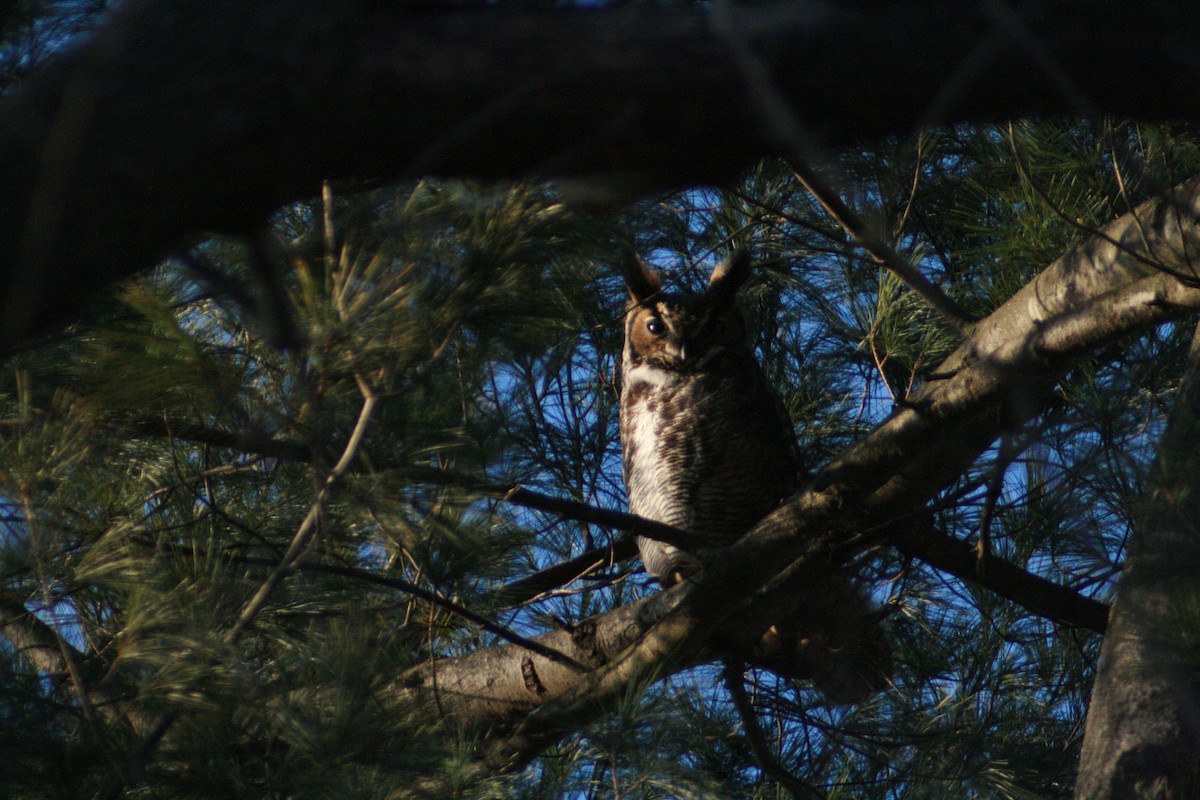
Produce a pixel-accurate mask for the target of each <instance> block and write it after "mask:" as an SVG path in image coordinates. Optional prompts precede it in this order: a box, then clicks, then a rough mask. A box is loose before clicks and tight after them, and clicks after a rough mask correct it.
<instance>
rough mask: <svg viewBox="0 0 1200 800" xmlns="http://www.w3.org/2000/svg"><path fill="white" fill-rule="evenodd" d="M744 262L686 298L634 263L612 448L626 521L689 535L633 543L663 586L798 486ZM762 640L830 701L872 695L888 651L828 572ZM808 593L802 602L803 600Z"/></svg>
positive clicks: (728, 266) (792, 445)
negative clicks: (749, 312)
mask: <svg viewBox="0 0 1200 800" xmlns="http://www.w3.org/2000/svg"><path fill="white" fill-rule="evenodd" d="M750 269H751V265H750V260H749V258H748V257H747V256H746V255H745V254H744V253H742V254H735V255H734V256H733V257H731V258H730V259H729V260H727V261H725V262H723V263H722V264H720V265H719V266H717V268H716V269H715V270H713V273H712V276H711V278H710V280H709V284H708V288H707V290H706V291H705V292H704V293H703V294H700V295H694V296H693V295H683V294H678V293H673V292H665V291H663V290H662V287H661V285H660V283H659V280H658V276H657V275H656V274H655V273H654V272H653V271H652V270H650V269H649V268H648V267H646V266H645V265H644V264H643V263H642V262H640V261H636V262H634V263H632V264H631V265H630V268H629V269H628V270H627V272H626V284H627V286H628V289H629V307H628V313H627V314H626V318H625V347H624V352H623V354H622V387H621V447H622V455H623V462H622V463H623V467H624V473H625V484H626V488H627V490H628V495H629V510H630V511H631V512H632V513H634V514H637V515H639V516H643V517H646V518H648V519H653V520H656V521H659V522H665V523H667V524H670V525H673V526H675V527H677V528H679V529H681V530H683V531H687V532H688V533H689V534H691V535H692V536H694V538H695V541H696V542H697V546H696V548H694V549H680V548H677V547H675V546H672V545H668V544H665V543H663V542H657V541H654V540H652V539H646V538H642V537H639V539H638V549H639V550H640V552H641V556H642V562H643V563H644V564H645V567H646V572H647V573H649V575H650V576H651V577H652V578H654V579H655V580H657V581H658V582H660V583H662V584H663V585H664V586H671V585H673V584H675V583H678V582H679V581H680V580H683V579H685V578H686V577H687V576H689V575H691V574H693V573H694V572H696V571H697V570H699V569H700V567H701V566H702V564H701V561H700V558H699V556H698V553H700V552H702V551H703V550H704V549H705V547H716V546H721V545H726V544H729V543H731V542H733V541H734V540H736V539H737V538H738V537H740V536H741V535H742V534H744V533H745V532H746V531H748V530H749V529H750V528H752V527H753V526H754V525H755V523H757V522H758V521H759V520H761V519H762V518H763V517H765V516H766V515H767V514H769V513H770V512H771V511H773V510H774V509H775V508H777V507H778V506H779V505H780V504H781V503H782V502H783V501H784V500H785V499H786V498H787V497H788V496H789V495H791V494H792V493H793V492H794V491H795V490H796V489H797V488H799V484H800V481H801V478H802V475H803V465H802V464H801V460H800V454H799V448H798V446H797V443H796V436H795V431H794V429H793V427H792V424H791V421H790V420H789V419H788V415H787V411H786V409H785V408H784V406H783V404H782V403H781V402H780V401H779V398H778V396H777V395H776V394H775V393H774V392H773V391H772V389H771V387H770V384H769V383H768V381H767V378H766V375H765V374H764V373H763V371H762V368H761V366H760V365H759V364H758V361H757V360H756V359H755V357H754V353H753V351H752V349H751V347H750V345H749V342H748V339H747V335H746V327H745V322H744V320H743V318H742V316H741V313H740V311H739V310H738V307H737V292H738V290H739V289H740V288H741V286H742V284H743V283H745V281H746V279H747V278H748V277H749V275H750ZM815 583H816V584H817V585H814V586H812V587H811V591H810V592H806V605H805V607H804V608H803V609H801V611H800V612H799V613H798V614H797V615H796V617H795V618H794V619H792V620H790V621H789V623H787V624H783V625H779V626H776V628H774V629H773V632H774V633H775V634H778V637H777V641H776V643H775V644H774V645H773V647H777V648H778V649H779V650H780V652H779V653H777V654H776V655H777V658H775V659H774V660H773V661H772V666H773V667H774V666H775V664H776V663H777V664H778V666H779V668H778V669H777V671H779V672H781V673H783V674H787V675H788V676H789V677H811V678H812V679H813V680H814V681H815V682H816V683H817V684H818V686H820V687H821V689H822V690H823V691H824V692H825V694H826V695H827V697H829V698H830V699H831V700H833V701H835V702H855V701H858V700H861V699H863V698H864V697H866V696H867V695H869V694H870V693H871V692H873V691H875V690H878V689H880V688H882V686H883V685H884V684H885V683H886V674H887V671H888V666H889V664H890V650H889V647H888V645H887V642H886V640H885V639H884V638H883V636H882V633H881V632H880V630H879V627H878V625H876V624H874V622H873V620H872V617H873V615H872V613H871V611H870V607H869V605H868V604H867V602H866V600H865V599H864V598H863V597H862V596H861V595H860V594H859V593H858V592H856V591H855V590H854V589H853V588H852V587H851V586H850V585H849V583H847V581H846V579H845V577H844V576H842V575H840V574H834V575H828V576H823V577H822V578H820V579H817V581H815ZM809 595H811V598H812V599H811V601H810V600H809Z"/></svg>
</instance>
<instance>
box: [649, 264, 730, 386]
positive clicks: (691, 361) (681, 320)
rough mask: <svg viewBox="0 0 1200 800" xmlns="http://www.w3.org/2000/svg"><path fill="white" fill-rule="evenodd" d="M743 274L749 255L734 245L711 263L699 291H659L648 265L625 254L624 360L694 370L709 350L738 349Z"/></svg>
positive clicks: (711, 353) (670, 369)
mask: <svg viewBox="0 0 1200 800" xmlns="http://www.w3.org/2000/svg"><path fill="white" fill-rule="evenodd" d="M749 275H750V257H749V255H747V254H746V252H745V251H739V252H736V253H734V254H733V255H731V256H730V257H729V258H727V259H726V260H725V261H722V262H721V263H720V264H718V265H717V266H716V268H715V269H713V272H712V275H711V276H710V277H709V279H708V288H707V289H705V291H704V292H703V293H702V294H699V295H685V294H681V293H676V292H669V291H664V290H663V288H662V284H661V283H660V282H659V279H658V275H657V274H656V273H655V272H654V270H652V269H650V267H648V266H647V265H646V263H645V262H644V261H642V260H641V259H639V258H631V259H630V260H629V263H628V264H627V265H626V268H625V285H626V287H628V289H629V304H628V312H627V313H626V316H625V360H626V364H627V366H628V367H637V366H641V365H643V364H644V365H646V366H649V367H652V368H657V369H661V370H666V371H668V372H676V373H690V372H698V371H701V370H702V369H704V368H705V366H706V365H707V364H708V363H709V361H710V359H711V358H713V357H714V356H719V355H720V354H722V353H728V352H730V351H740V350H741V349H743V348H744V347H745V346H746V324H745V321H744V320H743V318H742V315H741V312H740V311H739V310H738V307H737V291H738V289H739V288H741V286H742V284H743V283H745V282H746V278H748V277H749Z"/></svg>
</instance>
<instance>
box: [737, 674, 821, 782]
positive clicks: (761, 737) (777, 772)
mask: <svg viewBox="0 0 1200 800" xmlns="http://www.w3.org/2000/svg"><path fill="white" fill-rule="evenodd" d="M722 678H723V679H724V681H725V688H726V690H727V691H728V692H729V697H730V699H732V700H733V706H734V708H736V709H737V712H738V716H739V717H740V718H741V720H742V727H743V728H744V729H745V731H746V741H747V742H748V743H749V744H750V750H751V752H753V753H754V760H755V761H757V762H758V766H759V768H760V769H761V770H762V771H763V772H764V773H765V774H766V775H767V776H768V777H769V778H771V779H773V780H774V781H775V782H776V783H778V784H779V785H780V786H781V787H783V788H784V789H786V790H787V791H788V793H790V794H791V795H792V797H798V798H802V800H825V794H824V793H823V792H821V791H819V790H818V789H817V788H816V787H814V786H811V785H809V784H808V783H806V782H805V781H803V780H801V779H800V778H798V777H796V776H795V775H793V774H792V773H791V772H789V771H788V769H787V767H785V766H783V764H781V763H779V760H778V759H776V758H775V756H774V755H773V754H772V753H771V747H770V745H769V744H767V737H766V735H765V734H764V733H763V731H762V727H761V726H760V725H759V724H758V715H757V714H755V713H754V704H753V703H752V702H751V701H750V698H749V696H748V695H747V694H746V687H745V686H743V685H742V668H741V667H740V666H735V665H733V664H726V665H725V669H724V671H723V672H722Z"/></svg>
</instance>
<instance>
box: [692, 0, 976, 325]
mask: <svg viewBox="0 0 1200 800" xmlns="http://www.w3.org/2000/svg"><path fill="white" fill-rule="evenodd" d="M733 14H734V7H733V4H732V3H731V2H730V0H718V1H717V2H715V3H714V4H713V9H712V15H711V19H712V27H713V30H714V32H715V33H717V35H719V36H721V37H722V38H723V39H724V40H725V43H726V44H727V45H728V46H729V50H730V54H731V55H732V57H733V60H734V63H736V64H737V66H738V69H739V71H740V72H741V74H742V77H743V79H744V80H745V84H746V88H747V90H748V91H749V93H750V95H751V97H752V98H753V99H754V100H755V101H756V102H757V104H758V106H759V108H760V110H761V112H762V116H763V121H764V123H765V124H766V126H767V130H768V132H769V133H770V134H771V135H772V136H773V137H774V138H775V139H776V141H778V142H779V144H780V146H781V147H783V148H785V151H786V152H788V153H789V154H790V161H791V162H792V169H793V170H794V171H795V173H796V177H797V178H799V179H800V182H801V183H803V184H804V187H805V188H806V189H808V191H809V192H810V193H811V194H812V196H813V197H814V198H816V200H817V202H819V203H820V204H821V205H822V207H824V209H825V210H826V212H827V213H828V214H829V216H830V217H832V218H833V219H834V221H836V222H837V223H838V224H839V225H841V226H842V229H843V230H845V231H846V233H848V234H849V235H850V236H851V237H852V238H853V239H854V241H855V242H857V243H858V244H859V246H861V247H862V248H863V249H864V250H866V251H867V252H868V253H869V254H870V255H871V257H872V258H873V259H875V261H876V262H877V263H878V264H879V265H880V266H882V267H884V268H885V269H887V270H889V271H891V272H892V273H893V274H894V275H896V277H898V278H900V280H902V281H904V283H906V284H907V285H908V287H909V288H910V289H912V290H913V291H914V292H916V293H917V295H918V296H919V297H920V298H921V299H923V300H924V301H925V302H926V303H928V304H929V306H930V307H931V308H933V309H934V310H935V311H937V312H938V313H939V314H940V315H941V316H942V318H943V319H944V320H945V321H946V323H947V324H949V325H950V326H951V327H953V328H954V329H955V330H957V331H959V332H960V333H961V332H965V331H966V330H967V329H968V328H969V327H970V325H971V323H972V322H974V320H973V319H972V317H971V316H970V315H969V314H968V313H967V312H966V311H964V310H963V309H962V308H961V307H960V306H959V305H958V304H957V303H955V302H954V301H953V300H952V299H950V297H949V296H948V295H947V294H946V293H945V292H943V291H942V290H941V289H939V288H938V287H937V286H935V285H934V284H933V283H932V282H931V281H930V280H929V279H928V278H926V277H925V276H924V275H922V274H921V273H920V272H919V271H918V270H917V269H916V267H914V266H913V265H912V264H910V263H909V262H908V261H907V260H906V259H904V258H902V257H901V256H900V255H899V254H898V253H897V252H896V251H895V250H894V249H892V247H891V246H890V245H888V244H887V243H886V242H884V241H883V239H881V238H880V237H878V236H876V235H875V234H874V233H873V232H872V231H871V230H870V228H869V227H868V226H867V225H866V223H864V222H863V221H862V219H861V218H860V217H859V216H858V214H856V213H855V212H854V211H853V210H852V209H851V208H850V207H849V206H848V205H846V203H845V202H843V201H842V199H841V197H839V196H838V193H837V192H836V191H834V190H833V188H832V187H831V186H829V185H828V184H827V183H826V182H825V181H824V180H823V179H822V178H821V177H820V175H818V174H817V172H816V170H814V169H813V168H812V167H811V166H810V165H811V164H813V163H815V162H816V160H817V158H816V157H817V156H818V155H819V153H820V148H819V147H818V146H817V144H816V137H814V136H813V135H812V134H810V133H809V132H808V130H807V129H806V128H805V126H804V124H803V123H802V122H801V121H800V118H799V117H797V116H796V113H795V111H793V110H792V107H791V104H790V103H789V102H788V100H787V98H786V97H785V96H784V95H783V93H782V92H780V91H779V90H778V88H776V86H775V82H774V80H773V79H772V78H771V74H770V71H769V70H768V69H767V66H766V64H765V63H764V62H763V60H762V59H761V58H760V57H758V56H757V55H756V54H755V52H754V50H753V48H752V47H751V45H750V42H749V40H748V39H747V37H746V34H745V32H744V31H743V30H742V29H741V28H740V27H739V26H738V25H737V24H736V23H735V21H734V19H733Z"/></svg>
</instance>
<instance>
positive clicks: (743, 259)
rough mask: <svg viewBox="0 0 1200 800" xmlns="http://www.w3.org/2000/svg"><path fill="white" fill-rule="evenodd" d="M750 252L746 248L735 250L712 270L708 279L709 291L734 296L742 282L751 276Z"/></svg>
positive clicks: (723, 295) (714, 293) (713, 293)
mask: <svg viewBox="0 0 1200 800" xmlns="http://www.w3.org/2000/svg"><path fill="white" fill-rule="evenodd" d="M751 266H753V265H752V264H751V263H750V253H749V252H747V251H746V250H735V251H734V252H733V253H731V254H730V256H729V257H728V258H726V259H725V260H724V261H722V262H721V263H720V264H717V266H716V267H715V268H714V269H713V271H712V276H711V277H709V279H708V293H709V294H710V295H720V296H722V297H727V298H732V297H733V296H734V295H735V294H737V290H738V289H740V288H742V284H743V283H745V282H746V279H747V278H749V277H750V268H751Z"/></svg>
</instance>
